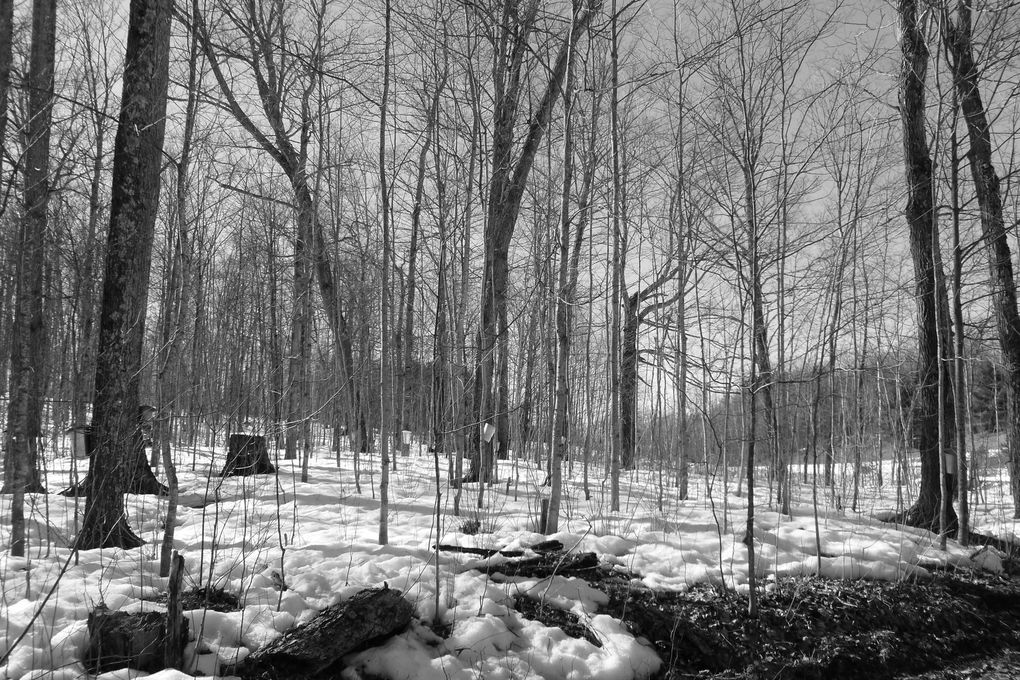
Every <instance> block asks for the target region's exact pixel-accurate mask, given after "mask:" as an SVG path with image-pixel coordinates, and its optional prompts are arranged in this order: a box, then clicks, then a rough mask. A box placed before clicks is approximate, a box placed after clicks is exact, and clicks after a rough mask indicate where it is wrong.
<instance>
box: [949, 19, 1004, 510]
mask: <svg viewBox="0 0 1020 680" xmlns="http://www.w3.org/2000/svg"><path fill="white" fill-rule="evenodd" d="M945 23H946V26H947V33H946V46H947V47H948V48H949V50H950V53H951V55H952V67H953V80H954V82H955V84H956V90H957V93H958V95H959V101H960V108H961V110H962V111H963V116H964V120H965V121H966V123H967V135H968V137H969V139H970V152H969V153H968V154H967V159H968V160H969V161H970V171H971V176H972V177H973V179H974V193H975V195H976V197H977V200H978V205H979V206H980V208H981V233H982V235H983V236H984V242H985V245H986V247H987V249H988V267H989V270H990V282H991V289H992V301H993V304H994V307H995V318H996V322H997V325H998V331H999V346H1000V347H1001V349H1002V357H1003V362H1004V363H1005V365H1006V376H1007V377H1006V390H1007V391H1006V395H1007V405H1008V407H1007V408H1008V419H1009V427H1008V430H1007V437H1008V438H1007V448H1008V451H1009V454H1008V467H1009V480H1010V488H1011V490H1012V496H1013V512H1014V517H1016V518H1020V315H1018V313H1017V296H1016V279H1015V278H1014V275H1013V258H1012V254H1011V253H1010V247H1009V238H1008V231H1007V229H1006V221H1005V219H1004V217H1003V210H1002V193H1001V190H1000V189H999V177H998V175H997V174H996V172H995V165H994V164H993V161H992V135H991V128H990V126H989V122H988V114H987V112H986V111H985V107H984V103H983V102H982V100H981V90H980V81H981V74H980V71H979V70H978V67H977V64H976V63H975V60H974V48H973V35H972V28H971V0H959V1H958V2H957V5H956V17H955V21H953V20H947V21H946V22H945Z"/></svg>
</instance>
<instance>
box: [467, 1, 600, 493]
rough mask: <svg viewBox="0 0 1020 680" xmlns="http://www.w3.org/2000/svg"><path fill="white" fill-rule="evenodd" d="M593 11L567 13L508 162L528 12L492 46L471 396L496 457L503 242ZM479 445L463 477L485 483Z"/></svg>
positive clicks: (503, 372) (504, 385)
mask: <svg viewBox="0 0 1020 680" xmlns="http://www.w3.org/2000/svg"><path fill="white" fill-rule="evenodd" d="M594 12H595V9H594V8H589V9H586V10H583V11H580V12H578V13H577V14H576V16H574V18H573V22H572V25H573V26H574V31H573V33H572V34H570V35H568V37H567V39H566V40H565V41H564V43H563V45H562V46H561V47H560V50H559V53H558V54H557V57H556V61H555V62H554V63H553V65H552V69H551V71H550V74H549V80H548V82H547V83H546V87H545V91H544V92H543V94H542V98H541V100H540V101H539V103H538V106H537V108H536V110H535V113H534V116H533V117H532V120H531V122H530V125H529V127H528V134H527V137H526V138H525V140H524V144H523V148H522V150H521V154H520V157H519V158H517V159H516V161H515V160H514V158H513V149H514V138H513V133H514V128H515V126H516V123H517V120H516V117H517V111H518V109H519V104H520V88H521V79H522V68H523V61H524V58H525V55H526V54H527V53H528V49H529V46H528V39H529V37H530V35H531V33H532V31H533V30H534V20H535V16H534V10H530V11H527V12H525V13H524V15H523V16H517V15H516V10H514V12H508V15H507V16H504V17H503V22H504V26H503V28H504V31H503V32H502V33H501V35H500V37H499V39H498V41H497V42H498V47H499V52H498V54H500V55H501V56H500V57H499V58H498V59H497V62H496V67H495V69H494V74H493V76H494V77H493V81H494V97H495V112H494V121H493V132H492V146H491V154H492V165H491V178H490V183H489V206H488V216H487V220H486V224H485V265H484V269H483V273H482V298H481V324H480V326H479V331H478V355H477V367H478V368H477V371H476V376H477V377H476V379H477V380H478V381H479V384H478V387H477V388H476V395H477V410H478V415H479V418H478V420H479V422H480V423H491V424H493V425H495V426H496V428H497V433H496V437H495V438H494V439H495V440H496V441H498V442H499V447H500V449H501V451H502V452H503V453H507V452H508V451H509V448H510V427H509V423H510V420H509V413H508V411H509V394H508V391H509V390H508V387H509V360H508V357H507V356H506V351H505V350H506V348H507V347H508V338H507V337H506V331H507V327H508V322H507V302H506V293H507V282H508V279H509V251H510V244H511V242H512V240H513V235H514V228H515V227H516V224H517V215H518V213H519V212H520V206H521V199H522V198H523V196H524V189H525V186H526V184H527V181H528V176H529V174H530V173H531V168H532V166H533V165H534V163H535V157H536V155H537V153H538V147H539V145H540V144H541V141H542V137H543V136H544V134H545V131H546V129H547V128H548V127H549V122H550V120H551V118H552V112H553V107H554V106H555V104H556V100H557V99H558V98H559V96H560V90H561V88H562V86H563V80H564V78H565V76H566V71H567V57H568V56H569V54H570V52H571V49H572V47H573V45H574V44H576V42H577V39H578V37H579V36H580V35H581V33H582V32H583V31H584V29H585V27H587V25H588V23H589V22H590V21H591V19H592V16H593V14H594ZM509 14H514V17H513V18H511V17H510V16H509ZM515 21H516V22H519V24H518V25H516V26H515V27H514V28H513V29H511V28H510V27H509V26H508V25H507V24H509V23H511V22H515ZM511 33H512V35H511ZM503 55H506V56H503ZM501 350H502V351H501ZM497 353H498V354H499V355H500V356H499V357H497ZM497 358H498V361H497ZM479 444H480V451H479V453H478V454H477V455H474V456H473V457H472V460H471V467H472V470H471V473H470V475H469V477H470V478H472V479H478V480H481V481H482V482H489V481H491V480H492V473H493V468H494V466H495V457H494V448H493V442H486V441H484V440H483V441H480V442H479Z"/></svg>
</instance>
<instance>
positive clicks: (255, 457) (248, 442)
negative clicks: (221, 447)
mask: <svg viewBox="0 0 1020 680" xmlns="http://www.w3.org/2000/svg"><path fill="white" fill-rule="evenodd" d="M274 472H276V468H275V467H274V466H273V464H272V463H271V462H270V460H269V451H268V449H267V448H266V438H265V437H261V436H259V435H254V434H232V435H230V438H229V439H228V440H227V462H226V464H224V466H223V471H222V472H221V473H220V477H231V476H235V475H238V476H240V475H270V474H273V473H274Z"/></svg>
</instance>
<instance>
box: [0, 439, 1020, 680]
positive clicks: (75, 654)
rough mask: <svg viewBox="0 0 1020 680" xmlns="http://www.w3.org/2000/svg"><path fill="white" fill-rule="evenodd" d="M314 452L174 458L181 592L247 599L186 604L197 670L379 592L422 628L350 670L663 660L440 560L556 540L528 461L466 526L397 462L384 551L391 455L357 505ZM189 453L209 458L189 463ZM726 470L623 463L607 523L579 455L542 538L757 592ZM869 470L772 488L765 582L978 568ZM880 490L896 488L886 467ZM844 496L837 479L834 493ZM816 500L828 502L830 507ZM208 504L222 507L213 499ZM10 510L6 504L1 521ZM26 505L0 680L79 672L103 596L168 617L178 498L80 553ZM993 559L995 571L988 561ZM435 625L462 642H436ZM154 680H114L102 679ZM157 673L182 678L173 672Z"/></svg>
mask: <svg viewBox="0 0 1020 680" xmlns="http://www.w3.org/2000/svg"><path fill="white" fill-rule="evenodd" d="M316 454H317V455H316V456H315V457H313V459H312V462H311V466H310V477H309V482H307V483H302V482H301V481H300V465H294V466H291V461H280V463H281V469H280V472H279V474H278V475H275V476H274V475H264V476H259V477H248V478H243V477H233V478H228V479H225V480H221V479H220V478H218V477H216V474H217V473H218V472H219V470H220V469H221V468H222V465H223V456H224V453H223V451H222V450H217V451H215V452H211V451H208V450H198V451H197V452H193V451H191V450H188V451H181V452H178V455H179V456H180V469H179V477H180V483H181V494H182V495H181V503H182V507H181V508H180V509H179V514H178V526H177V528H176V547H177V549H178V550H179V551H180V552H181V553H182V554H183V555H184V557H185V560H186V570H187V576H186V587H191V586H196V587H198V586H212V587H215V588H223V589H225V590H227V591H229V592H232V593H236V594H238V595H239V596H240V598H241V603H242V605H243V606H242V609H241V610H240V611H237V612H230V613H220V612H215V611H203V610H195V611H191V612H187V615H188V616H189V617H190V618H191V631H192V636H193V637H197V640H196V642H193V643H192V644H191V645H189V651H188V663H189V664H190V666H189V670H191V671H193V672H194V673H195V674H196V675H216V674H217V673H219V672H220V669H221V668H222V667H223V666H225V665H228V664H232V663H234V662H236V661H239V660H241V659H243V658H244V657H245V656H247V655H248V654H250V653H251V651H253V650H255V649H257V648H258V647H260V646H261V645H264V644H266V643H267V642H268V641H269V640H271V639H273V638H275V637H276V636H279V635H280V634H281V633H283V632H284V631H286V630H288V629H290V628H292V627H294V626H296V625H299V624H301V623H303V622H305V621H307V620H309V619H310V618H311V617H312V616H314V614H315V613H316V612H317V611H318V610H319V609H321V608H323V607H326V606H328V605H330V604H333V603H335V602H338V601H341V600H344V599H345V598H348V597H350V596H352V595H353V594H354V593H356V592H357V591H359V590H361V589H363V588H367V587H374V586H382V585H383V584H387V585H388V586H389V587H390V588H398V589H400V590H401V591H403V593H404V596H405V597H406V598H407V599H408V601H410V602H411V603H412V604H413V606H414V608H415V612H416V617H417V620H416V623H415V625H413V626H412V627H411V628H410V629H409V630H407V631H406V632H404V633H403V634H401V635H399V636H397V637H394V638H392V639H390V640H389V641H388V642H386V643H385V644H384V645H383V646H381V647H378V648H375V649H371V650H368V651H365V652H361V653H358V654H355V655H353V656H352V657H351V658H350V659H349V662H350V663H349V665H348V667H349V668H350V669H351V671H349V673H350V677H351V678H356V677H359V676H358V675H357V673H359V672H364V673H365V674H371V675H372V676H373V677H386V678H394V679H403V678H408V679H411V678H422V679H431V678H435V679H436V680H441V679H442V680H446V679H450V678H486V679H499V678H507V679H509V678H549V679H553V678H564V679H578V680H581V679H584V678H605V679H607V680H608V679H614V680H615V679H619V680H626V679H628V678H641V677H645V676H647V675H649V674H651V673H653V672H655V670H656V669H657V668H658V666H659V663H660V661H659V659H658V657H657V656H656V654H655V653H654V652H653V651H652V650H651V649H650V648H649V647H648V645H647V644H645V643H644V641H643V640H639V639H635V638H634V637H633V636H632V635H630V634H629V633H628V632H627V630H626V628H625V626H623V625H622V624H621V622H620V621H618V620H616V619H613V618H611V617H609V616H606V615H601V614H598V609H599V605H600V603H603V602H604V601H605V596H604V595H603V594H601V593H600V592H599V591H597V590H594V589H593V588H591V587H589V586H588V585H586V584H585V583H584V582H583V581H581V580H578V579H573V578H564V577H554V578H551V579H544V580H538V579H525V578H500V577H499V576H498V575H494V576H485V575H484V574H482V573H480V572H478V571H474V570H472V569H471V568H470V567H471V566H472V565H473V564H478V558H477V557H473V556H471V555H467V554H459V553H451V552H445V551H444V552H441V553H439V554H437V553H436V551H435V550H434V548H433V546H435V545H436V544H437V543H442V544H455V545H462V546H470V547H484V548H527V546H529V545H531V544H534V543H536V542H538V541H541V540H544V539H546V538H547V537H546V536H542V535H540V534H537V533H536V532H535V528H536V526H537V521H538V519H537V518H538V514H539V507H540V498H541V495H542V494H543V493H547V490H546V489H544V488H543V487H541V486H540V484H541V482H542V480H543V478H544V472H543V471H542V470H538V469H536V468H535V466H534V464H531V463H526V462H524V461H518V462H516V463H515V462H513V461H501V468H500V471H499V475H500V478H501V480H503V481H502V482H501V483H499V484H496V485H494V486H492V487H489V488H488V489H486V492H485V494H484V504H483V507H482V508H480V509H479V508H478V507H477V485H466V486H465V488H464V489H463V495H462V500H461V513H460V516H459V517H455V516H453V514H452V509H453V494H454V493H456V491H455V490H454V489H450V488H449V487H448V485H447V483H446V479H445V477H446V469H447V461H446V460H445V459H443V460H441V461H440V468H441V470H442V472H443V475H442V476H443V482H442V485H441V489H440V490H441V493H442V495H441V500H440V512H439V517H438V527H437V517H436V481H435V463H434V460H433V458H432V456H431V454H425V453H423V454H421V455H411V456H407V457H398V461H397V463H398V471H397V472H396V473H395V475H394V476H393V477H392V478H391V483H390V487H389V488H390V498H391V504H390V514H389V544H388V545H386V546H380V545H378V543H377V537H378V524H379V500H378V481H379V474H378V470H377V468H378V458H377V457H375V456H363V457H362V461H361V470H362V477H361V484H362V492H363V493H362V494H360V495H359V494H356V493H355V484H354V475H353V460H352V459H351V458H349V457H348V458H345V459H344V461H343V467H342V468H341V469H338V468H337V467H336V462H335V459H334V457H333V455H332V454H331V453H329V452H328V451H326V450H325V449H323V450H321V451H317V452H316ZM192 460H197V465H196V467H195V469H192V468H191V462H192ZM295 463H296V461H295ZM47 466H48V473H47V474H48V477H47V480H46V484H47V487H48V488H49V489H50V490H52V491H54V492H55V491H58V490H60V489H61V488H64V487H65V486H67V485H68V483H69V481H70V479H71V467H72V461H71V459H70V458H69V457H68V456H66V455H65V456H61V457H58V458H56V459H55V460H50V461H48V462H47ZM842 471H843V470H841V472H842ZM81 472H83V471H81V470H80V471H79V474H80V473H81ZM733 474H734V478H733V479H731V480H730V488H729V491H730V493H729V494H724V493H723V490H722V481H721V479H719V478H715V479H712V478H708V479H706V478H705V477H704V476H700V477H692V479H691V498H690V499H689V500H687V501H683V502H681V501H677V500H675V498H673V497H672V496H673V495H675V490H674V489H672V488H671V487H667V488H666V489H665V492H664V493H662V494H660V492H659V484H658V473H657V472H656V471H651V472H640V473H629V472H628V473H625V477H624V479H623V480H622V482H621V504H620V505H621V507H620V511H618V512H611V511H610V509H609V500H608V499H609V493H608V489H609V485H608V481H606V480H604V479H603V477H602V471H601V469H600V468H595V469H593V471H592V480H591V488H592V500H590V501H586V500H585V499H584V494H583V492H582V490H581V481H580V476H581V470H580V463H578V462H576V461H575V463H574V469H573V474H572V475H568V480H567V482H566V485H565V494H564V501H563V520H562V521H561V527H562V528H563V530H562V531H561V532H559V533H557V534H554V535H552V536H550V537H549V538H555V539H558V540H560V541H561V542H562V543H563V544H564V545H565V546H567V547H568V548H569V549H570V550H572V551H594V552H596V553H598V554H599V556H600V558H601V559H602V560H603V561H605V562H609V563H611V564H615V565H619V566H620V567H621V568H622V569H625V570H627V571H628V572H631V573H634V574H637V575H639V583H635V585H636V586H638V585H643V586H647V587H651V588H668V589H677V590H682V589H685V588H688V587H690V586H692V585H694V584H698V583H702V582H709V583H713V584H724V585H725V586H727V587H729V588H734V589H736V590H738V591H739V590H746V589H747V584H748V572H747V548H746V547H745V545H744V544H743V543H742V542H741V539H742V538H743V536H744V528H745V526H746V524H745V513H746V500H745V499H744V498H742V497H738V496H736V495H735V493H734V492H735V491H736V482H735V474H736V471H735V470H734V472H733ZM799 477H800V475H799V470H798V476H797V478H798V479H799ZM876 478H877V476H876V475H874V474H873V471H871V472H869V473H868V475H866V476H865V477H864V479H863V487H862V495H861V502H860V504H859V510H860V512H856V513H854V512H850V511H849V510H842V511H836V510H819V511H818V512H817V513H816V512H815V511H814V510H813V506H812V504H811V503H810V499H811V492H812V490H811V487H810V486H806V485H802V486H798V487H796V490H795V494H796V497H797V499H798V500H799V501H801V502H800V503H798V504H797V505H796V506H795V509H794V511H793V514H792V516H781V515H779V514H778V513H776V512H774V511H772V510H770V509H769V508H768V507H767V505H768V494H767V492H766V491H764V490H760V491H759V496H758V498H759V499H760V501H759V502H758V503H756V507H757V519H756V523H755V535H754V539H755V542H754V543H755V550H756V555H757V560H756V572H757V576H758V577H759V578H761V579H765V580H766V582H767V581H769V580H772V579H775V578H777V577H785V576H800V575H813V574H816V573H817V572H818V570H819V568H820V570H821V573H822V575H824V576H827V577H834V578H876V579H900V578H923V577H925V576H927V575H928V574H929V570H930V569H931V568H933V567H937V566H939V565H944V564H947V563H950V564H967V563H970V562H971V555H972V554H973V552H974V551H973V549H967V548H963V547H961V546H959V545H957V544H955V543H954V542H953V541H950V542H949V545H948V549H947V551H945V552H943V551H941V550H939V549H938V545H937V541H936V539H935V537H934V536H933V535H931V534H930V533H928V532H924V531H918V530H914V529H898V528H896V527H893V526H891V525H889V524H884V523H881V522H879V521H877V520H876V519H874V516H875V515H877V514H881V513H882V512H888V511H889V510H891V509H894V508H895V506H896V503H897V490H896V486H895V484H893V483H887V484H886V485H885V486H884V487H883V489H881V490H879V489H878V488H877V485H876V484H875V479H876ZM508 479H509V480H510V481H509V484H508V483H507V481H506V480H508ZM886 479H887V480H893V479H894V478H893V476H892V474H891V470H890V471H888V472H887V473H886ZM845 488H846V485H845V484H844V483H843V481H842V478H841V481H840V482H839V483H838V484H837V489H844V490H845ZM978 488H979V490H980V493H979V499H983V504H982V505H980V506H978V507H976V508H975V509H974V513H973V524H974V525H975V526H976V527H977V528H978V529H979V530H981V531H984V532H986V533H992V534H996V535H1000V536H1004V537H1006V536H1016V535H1018V534H1020V527H1018V524H1017V522H1015V521H1013V520H1011V519H1009V518H1010V517H1011V513H1010V511H1009V510H1010V509H1009V507H1008V494H1007V488H1008V485H1007V484H1006V482H1005V480H1004V479H1003V474H1002V473H1001V472H998V471H995V472H994V474H993V475H992V476H987V475H986V476H985V477H984V478H982V479H981V480H980V481H979V485H978ZM819 493H820V496H819V497H820V499H821V500H822V501H823V502H824V500H825V499H826V498H827V496H826V495H825V493H824V492H819ZM840 493H841V496H842V492H840ZM903 496H905V491H903V492H902V495H901V498H903ZM842 497H846V496H842ZM205 499H208V501H210V502H209V503H208V504H205ZM660 501H661V509H660ZM9 502H10V498H9V497H7V496H0V516H2V517H4V518H6V517H8V516H9V507H8V506H9ZM29 502H30V504H31V506H30V508H28V509H27V512H26V514H27V515H28V516H29V517H30V519H29V528H30V546H31V549H30V555H29V556H28V557H26V558H13V557H10V556H8V555H7V553H6V552H0V578H2V583H3V600H2V603H0V656H2V655H5V654H7V653H8V652H10V653H9V656H8V660H7V662H6V666H5V667H4V668H2V669H0V678H6V679H9V680H14V679H17V678H32V679H42V678H52V679H61V680H63V679H68V680H69V679H70V678H78V677H82V676H83V674H84V669H83V667H82V665H81V662H80V658H81V656H82V653H83V649H84V644H85V641H86V630H85V619H86V617H87V615H88V612H89V611H90V610H91V609H92V608H94V607H95V606H96V605H98V604H99V603H103V604H105V605H106V606H107V607H109V608H110V609H113V610H126V611H143V610H144V611H149V610H158V609H159V608H160V605H159V604H157V603H155V602H152V601H151V600H153V599H155V598H156V597H157V596H158V594H159V593H160V592H161V591H162V590H164V589H165V579H161V578H160V577H159V576H158V546H159V542H160V540H161V538H162V522H163V518H164V516H165V501H164V500H158V499H156V498H154V497H151V496H137V497H136V496H129V497H128V512H129V521H130V524H131V526H132V527H133V528H134V529H135V531H136V532H137V533H138V534H139V535H140V536H142V538H144V539H145V540H146V541H147V544H146V545H145V546H143V547H141V548H138V549H135V550H129V551H123V550H93V551H83V552H81V553H79V555H78V556H77V559H75V558H74V557H73V556H72V554H71V553H70V551H69V550H68V549H67V545H68V541H69V539H70V537H71V536H72V535H73V534H74V531H75V517H76V510H78V511H80V510H81V509H82V507H83V504H84V501H83V500H76V499H73V498H64V497H62V496H58V495H54V494H50V495H36V496H31V497H30V498H29ZM904 502H905V501H904ZM843 504H844V505H845V504H846V501H843ZM187 506H194V507H187ZM0 524H4V525H5V524H6V521H5V522H3V523H0ZM465 530H467V531H465ZM8 541H9V528H8V527H7V526H0V545H4V546H6V545H7V544H8ZM498 559H500V558H499V557H496V558H492V560H493V561H495V560H498ZM988 566H989V567H991V568H994V567H995V560H994V559H992V560H990V561H989V564H988ZM281 582H284V583H285V584H286V588H281V585H280V584H281ZM437 587H438V592H437ZM521 595H524V596H527V597H532V598H535V599H538V600H542V601H544V602H546V603H549V604H552V605H554V606H556V607H561V608H563V609H566V610H570V611H573V612H574V613H576V614H578V615H579V616H580V617H581V618H582V619H583V620H584V621H586V623H587V624H588V625H589V627H590V628H591V629H592V630H593V631H594V632H595V633H596V634H597V635H598V637H599V638H600V639H601V641H602V642H603V646H602V647H601V648H600V647H597V646H595V645H593V644H592V643H590V642H588V641H586V640H577V639H573V638H570V637H567V636H566V634H564V633H563V632H562V631H561V630H560V629H559V628H550V627H547V626H544V625H543V624H541V623H538V622H535V621H531V620H528V619H526V618H524V617H522V616H521V615H520V614H519V613H518V612H516V611H515V610H514V609H513V607H512V605H513V600H514V599H515V598H516V597H519V596H521ZM419 622H420V623H419ZM432 624H438V625H440V626H442V627H443V628H444V630H449V631H450V633H449V635H448V636H447V637H446V638H445V639H441V638H439V637H438V636H436V635H435V634H434V633H433V632H432V630H431V629H430V627H429V626H430V625H432ZM26 630H28V632H27V634H25V635H22V634H23V633H25V631H26ZM19 638H20V642H17V644H16V645H15V642H16V641H17V640H19ZM12 646H13V649H11V648H12ZM144 675H145V674H144V673H139V672H137V671H130V672H128V671H119V672H114V673H107V674H104V675H102V676H100V677H101V678H104V679H112V678H127V677H143V676H144ZM149 677H152V678H156V679H157V680H173V679H175V678H181V677H187V676H185V675H183V674H181V673H179V672H175V671H163V672H161V673H157V674H154V675H152V676H149Z"/></svg>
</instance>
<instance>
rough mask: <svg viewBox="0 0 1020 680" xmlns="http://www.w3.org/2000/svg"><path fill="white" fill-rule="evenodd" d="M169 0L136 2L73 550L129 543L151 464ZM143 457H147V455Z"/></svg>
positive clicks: (134, 541)
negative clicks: (133, 499)
mask: <svg viewBox="0 0 1020 680" xmlns="http://www.w3.org/2000/svg"><path fill="white" fill-rule="evenodd" d="M172 4H173V3H172V2H171V0H132V1H131V7H130V23H129V24H128V41H127V51H126V56H125V61H124V63H125V67H124V90H123V95H122V98H121V112H120V119H119V122H118V125H117V138H116V141H115V142H114V160H113V185H112V187H113V189H112V195H111V203H110V228H109V232H108V234H107V258H106V274H105V277H104V280H103V298H102V299H103V302H102V307H101V314H100V330H99V347H100V351H99V355H98V358H97V365H96V397H95V402H94V403H93V407H92V414H93V415H92V425H93V428H94V436H95V440H96V446H95V449H94V451H93V452H92V453H91V456H90V462H91V467H90V475H89V477H90V484H89V485H88V489H87V491H88V501H87V502H86V504H85V518H84V521H83V522H82V527H81V530H80V531H79V533H78V535H77V537H75V540H74V547H75V548H76V549H79V550H87V549H90V548H98V547H121V548H131V547H136V546H138V545H141V539H139V538H138V536H136V535H135V533H134V532H133V531H132V530H131V528H130V527H129V526H128V524H127V521H126V520H125V517H124V493H125V492H126V491H127V490H128V489H129V488H130V487H131V485H132V477H136V478H137V477H138V476H139V475H140V474H141V472H142V471H141V470H140V469H139V467H140V465H144V466H145V470H146V471H148V472H149V474H150V475H151V474H152V473H151V470H149V468H148V465H147V464H146V460H145V454H144V448H143V442H142V431H141V428H140V423H139V381H140V375H141V368H142V342H143V338H144V335H145V310H146V304H147V300H148V293H149V263H150V259H151V257H152V242H153V235H154V230H155V223H156V212H157V208H158V202H159V184H160V167H161V164H162V153H163V136H164V130H165V126H166V120H165V118H166V95H167V79H168V70H169V59H170V13H171V9H172ZM139 456H140V457H141V459H140V460H139Z"/></svg>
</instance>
